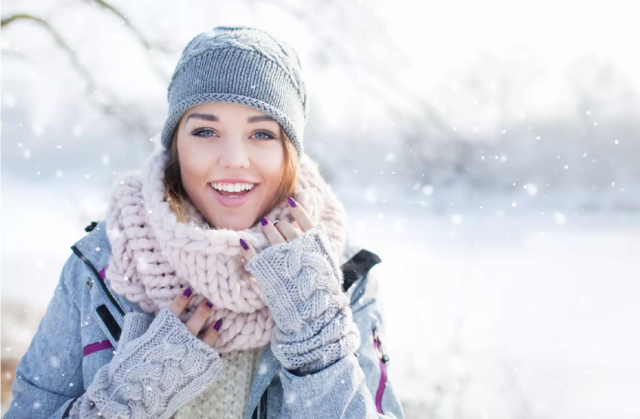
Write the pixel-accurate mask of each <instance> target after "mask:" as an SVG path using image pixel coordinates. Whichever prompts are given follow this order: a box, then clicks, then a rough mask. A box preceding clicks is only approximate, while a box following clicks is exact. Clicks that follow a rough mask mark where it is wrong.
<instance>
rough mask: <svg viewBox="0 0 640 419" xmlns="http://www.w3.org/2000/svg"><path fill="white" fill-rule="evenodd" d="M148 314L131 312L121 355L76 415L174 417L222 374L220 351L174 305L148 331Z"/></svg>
mask: <svg viewBox="0 0 640 419" xmlns="http://www.w3.org/2000/svg"><path fill="white" fill-rule="evenodd" d="M146 318H147V315H146V314H144V313H127V315H125V322H124V327H123V329H122V334H121V336H120V342H119V343H118V350H117V352H116V355H115V356H114V357H113V359H112V360H111V362H109V363H108V364H107V365H104V366H103V367H102V368H100V370H98V372H97V373H96V375H95V378H94V380H93V382H92V383H91V385H90V386H89V387H88V388H87V391H86V392H85V393H84V394H83V395H82V396H81V397H80V399H78V400H77V401H76V402H75V404H74V405H73V407H72V409H71V411H70V416H69V417H70V418H79V419H85V418H92V419H93V418H96V417H102V418H131V419H147V418H153V419H168V418H170V417H171V415H173V414H174V413H175V412H176V411H177V410H178V409H179V408H180V407H181V406H182V405H184V404H186V403H188V402H189V401H191V400H192V399H194V398H195V397H196V396H197V395H198V394H200V393H201V392H202V391H204V390H205V389H206V388H207V387H208V386H209V385H211V384H212V383H213V382H214V381H215V380H216V379H217V378H218V377H219V376H220V374H221V372H222V369H223V366H224V364H223V361H222V359H221V358H220V355H219V353H218V351H216V350H215V349H213V348H212V347H210V346H209V345H207V344H206V343H204V342H203V341H201V340H200V339H198V338H197V337H196V336H194V335H193V334H192V333H191V332H190V331H189V330H188V329H187V326H186V325H185V324H184V323H182V321H180V319H178V318H177V317H176V316H175V315H174V314H173V313H172V312H171V311H170V310H169V309H168V308H164V309H162V310H160V312H159V313H158V315H157V316H156V317H155V319H154V320H153V322H152V323H151V324H150V325H149V326H148V329H147V330H146V332H144V329H145V328H146V324H145V323H146V322H148V320H145V319H146ZM141 332H144V333H143V334H141Z"/></svg>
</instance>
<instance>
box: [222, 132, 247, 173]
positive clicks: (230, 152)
mask: <svg viewBox="0 0 640 419" xmlns="http://www.w3.org/2000/svg"><path fill="white" fill-rule="evenodd" d="M219 163H220V166H222V167H229V168H234V167H242V168H248V167H249V153H248V151H247V149H246V144H245V143H244V141H242V139H241V138H237V137H229V138H227V140H226V141H224V145H223V147H222V149H221V150H220V158H219Z"/></svg>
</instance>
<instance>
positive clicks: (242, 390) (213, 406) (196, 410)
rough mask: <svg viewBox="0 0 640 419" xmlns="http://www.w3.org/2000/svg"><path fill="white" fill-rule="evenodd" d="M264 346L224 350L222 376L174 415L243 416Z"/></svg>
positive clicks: (176, 418) (182, 418)
mask: <svg viewBox="0 0 640 419" xmlns="http://www.w3.org/2000/svg"><path fill="white" fill-rule="evenodd" d="M261 350H262V349H261V348H254V349H247V350H243V351H231V352H225V353H223V354H222V361H223V362H224V369H223V373H222V375H221V376H220V378H219V379H217V380H216V381H215V383H213V384H212V385H211V386H209V387H207V389H206V390H205V391H203V392H202V393H200V394H199V395H198V396H197V397H196V398H194V399H193V400H191V401H190V402H189V403H187V404H186V405H184V406H182V407H181V408H180V409H178V411H177V412H176V413H175V414H174V415H173V416H172V419H220V418H226V419H242V418H244V417H245V413H246V410H247V405H248V402H249V394H250V392H251V384H252V383H253V375H254V373H255V371H256V368H258V364H259V363H260V353H261Z"/></svg>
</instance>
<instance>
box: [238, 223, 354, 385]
mask: <svg viewBox="0 0 640 419" xmlns="http://www.w3.org/2000/svg"><path fill="white" fill-rule="evenodd" d="M246 269H247V270H248V271H250V272H251V273H252V274H253V275H254V277H255V278H256V280H257V281H258V283H259V284H260V286H261V287H262V289H263V290H264V293H265V298H266V299H267V304H268V305H269V307H271V310H272V312H273V316H274V320H275V323H276V330H275V331H274V335H273V340H272V342H271V349H272V351H273V354H274V355H275V356H276V357H277V358H278V360H280V362H281V363H282V365H283V366H284V367H285V368H287V369H289V370H293V371H295V372H298V373H302V374H306V373H314V372H317V371H320V370H322V369H324V368H325V367H327V366H329V365H331V364H333V363H334V362H336V361H338V360H340V359H342V358H343V357H345V356H346V355H347V354H349V353H352V352H354V351H355V350H356V349H357V348H358V347H359V345H360V333H359V332H358V328H357V326H356V324H355V323H354V321H353V316H352V313H351V308H350V307H349V299H348V297H347V295H346V294H345V293H344V292H342V282H343V276H342V271H341V270H340V267H339V264H338V262H337V261H336V259H335V257H334V255H333V254H332V252H331V245H330V243H329V239H328V237H327V235H326V233H325V229H324V226H323V224H322V223H320V224H317V225H315V226H314V227H313V228H311V229H309V230H307V231H306V232H304V233H303V234H302V235H301V236H299V237H297V238H296V239H294V240H292V241H290V242H288V243H281V244H276V245H273V246H271V247H268V248H266V249H265V250H263V251H262V252H260V253H258V254H257V255H256V256H254V257H253V258H251V259H250V260H249V261H248V262H247V265H246Z"/></svg>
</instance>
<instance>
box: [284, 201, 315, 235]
mask: <svg viewBox="0 0 640 419" xmlns="http://www.w3.org/2000/svg"><path fill="white" fill-rule="evenodd" d="M287 200H288V201H289V210H290V211H291V215H293V218H294V219H295V220H296V222H297V223H298V225H299V226H300V228H301V229H302V231H307V230H309V229H311V228H312V227H313V221H311V217H309V214H307V211H305V209H304V208H302V206H300V204H298V203H297V202H296V201H295V200H294V199H293V198H291V197H289V198H288V199H287Z"/></svg>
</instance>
